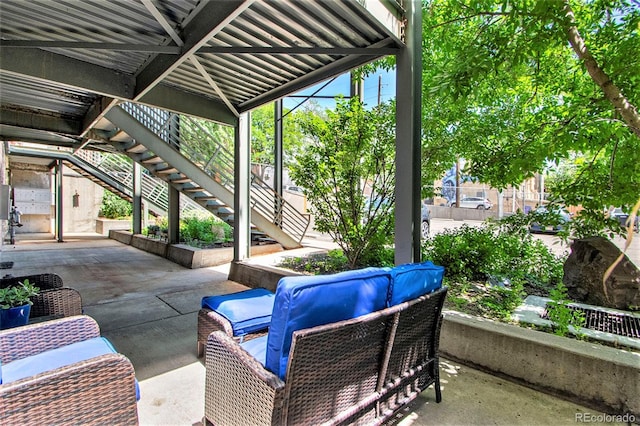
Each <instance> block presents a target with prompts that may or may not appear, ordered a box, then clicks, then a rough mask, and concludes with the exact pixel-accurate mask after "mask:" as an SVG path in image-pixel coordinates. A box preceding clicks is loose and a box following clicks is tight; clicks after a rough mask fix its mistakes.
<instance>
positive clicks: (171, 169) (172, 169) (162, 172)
mask: <svg viewBox="0 0 640 426" xmlns="http://www.w3.org/2000/svg"><path fill="white" fill-rule="evenodd" d="M177 172H178V169H176V168H175V167H167V168H158V169H156V173H158V174H160V175H170V174H171V173H177Z"/></svg>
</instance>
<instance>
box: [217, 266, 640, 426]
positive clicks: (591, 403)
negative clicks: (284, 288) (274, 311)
mask: <svg viewBox="0 0 640 426" xmlns="http://www.w3.org/2000/svg"><path fill="white" fill-rule="evenodd" d="M286 275H299V274H296V273H295V272H292V271H288V270H284V269H279V268H274V267H265V266H258V265H251V264H248V263H246V262H238V263H233V264H232V265H231V270H230V272H229V279H230V280H232V281H236V282H239V283H241V284H244V285H246V286H249V287H254V288H255V287H264V288H267V289H269V290H272V291H273V290H275V287H276V285H277V282H278V280H279V279H280V278H281V277H283V276H286ZM440 352H441V354H442V356H443V357H445V358H449V359H451V360H454V361H457V362H460V363H462V364H466V365H470V366H473V367H476V368H480V369H482V370H484V371H487V372H489V373H493V374H497V375H500V376H502V377H505V378H508V379H511V380H514V381H516V382H518V383H521V384H523V385H525V386H529V387H532V388H535V389H539V390H542V391H545V392H548V393H551V394H555V395H559V396H562V397H565V398H567V399H570V400H573V401H575V402H577V403H580V404H582V405H585V406H588V407H592V408H594V409H598V410H601V411H604V412H608V413H610V414H621V415H622V414H626V413H629V414H633V415H634V416H635V418H636V419H638V418H640V353H637V352H629V351H625V350H620V349H615V348H612V347H607V346H602V345H599V344H593V343H588V342H583V341H578V340H574V339H569V338H565V337H559V336H555V335H553V334H549V333H544V332H541V331H535V330H531V329H527V328H523V327H518V326H515V325H510V324H503V323H498V322H495V321H491V320H488V319H483V318H478V317H473V316H470V315H464V314H461V313H458V312H453V311H447V312H446V313H445V316H444V322H443V326H442V331H441V334H440Z"/></svg>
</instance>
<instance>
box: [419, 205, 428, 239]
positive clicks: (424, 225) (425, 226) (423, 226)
mask: <svg viewBox="0 0 640 426" xmlns="http://www.w3.org/2000/svg"><path fill="white" fill-rule="evenodd" d="M430 231H431V210H429V207H428V206H427V205H426V204H424V203H422V224H421V225H420V235H421V236H422V238H429V232H430Z"/></svg>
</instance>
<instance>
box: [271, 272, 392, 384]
mask: <svg viewBox="0 0 640 426" xmlns="http://www.w3.org/2000/svg"><path fill="white" fill-rule="evenodd" d="M390 282H391V276H390V273H389V269H388V268H366V269H360V270H354V271H347V272H341V273H338V274H333V275H315V276H293V277H284V278H282V279H280V281H279V282H278V287H277V288H276V296H275V302H274V305H273V315H272V317H271V326H270V328H269V333H268V339H267V353H266V359H265V367H266V368H267V369H268V370H270V371H272V372H273V373H274V374H276V375H278V376H279V377H280V378H281V379H283V380H284V378H285V375H286V369H287V362H288V360H289V349H290V348H291V341H292V337H293V332H294V331H296V330H302V329H305V328H311V327H315V326H318V325H323V324H329V323H333V322H337V321H342V320H346V319H350V318H355V317H358V316H361V315H365V314H368V313H371V312H374V311H377V310H380V309H383V308H384V307H385V302H386V299H387V294H388V291H389V285H390Z"/></svg>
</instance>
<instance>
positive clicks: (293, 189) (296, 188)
mask: <svg viewBox="0 0 640 426" xmlns="http://www.w3.org/2000/svg"><path fill="white" fill-rule="evenodd" d="M284 190H285V191H287V192H290V193H292V194H297V195H304V190H303V189H302V188H301V187H299V186H293V185H287V186H285V187H284Z"/></svg>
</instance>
